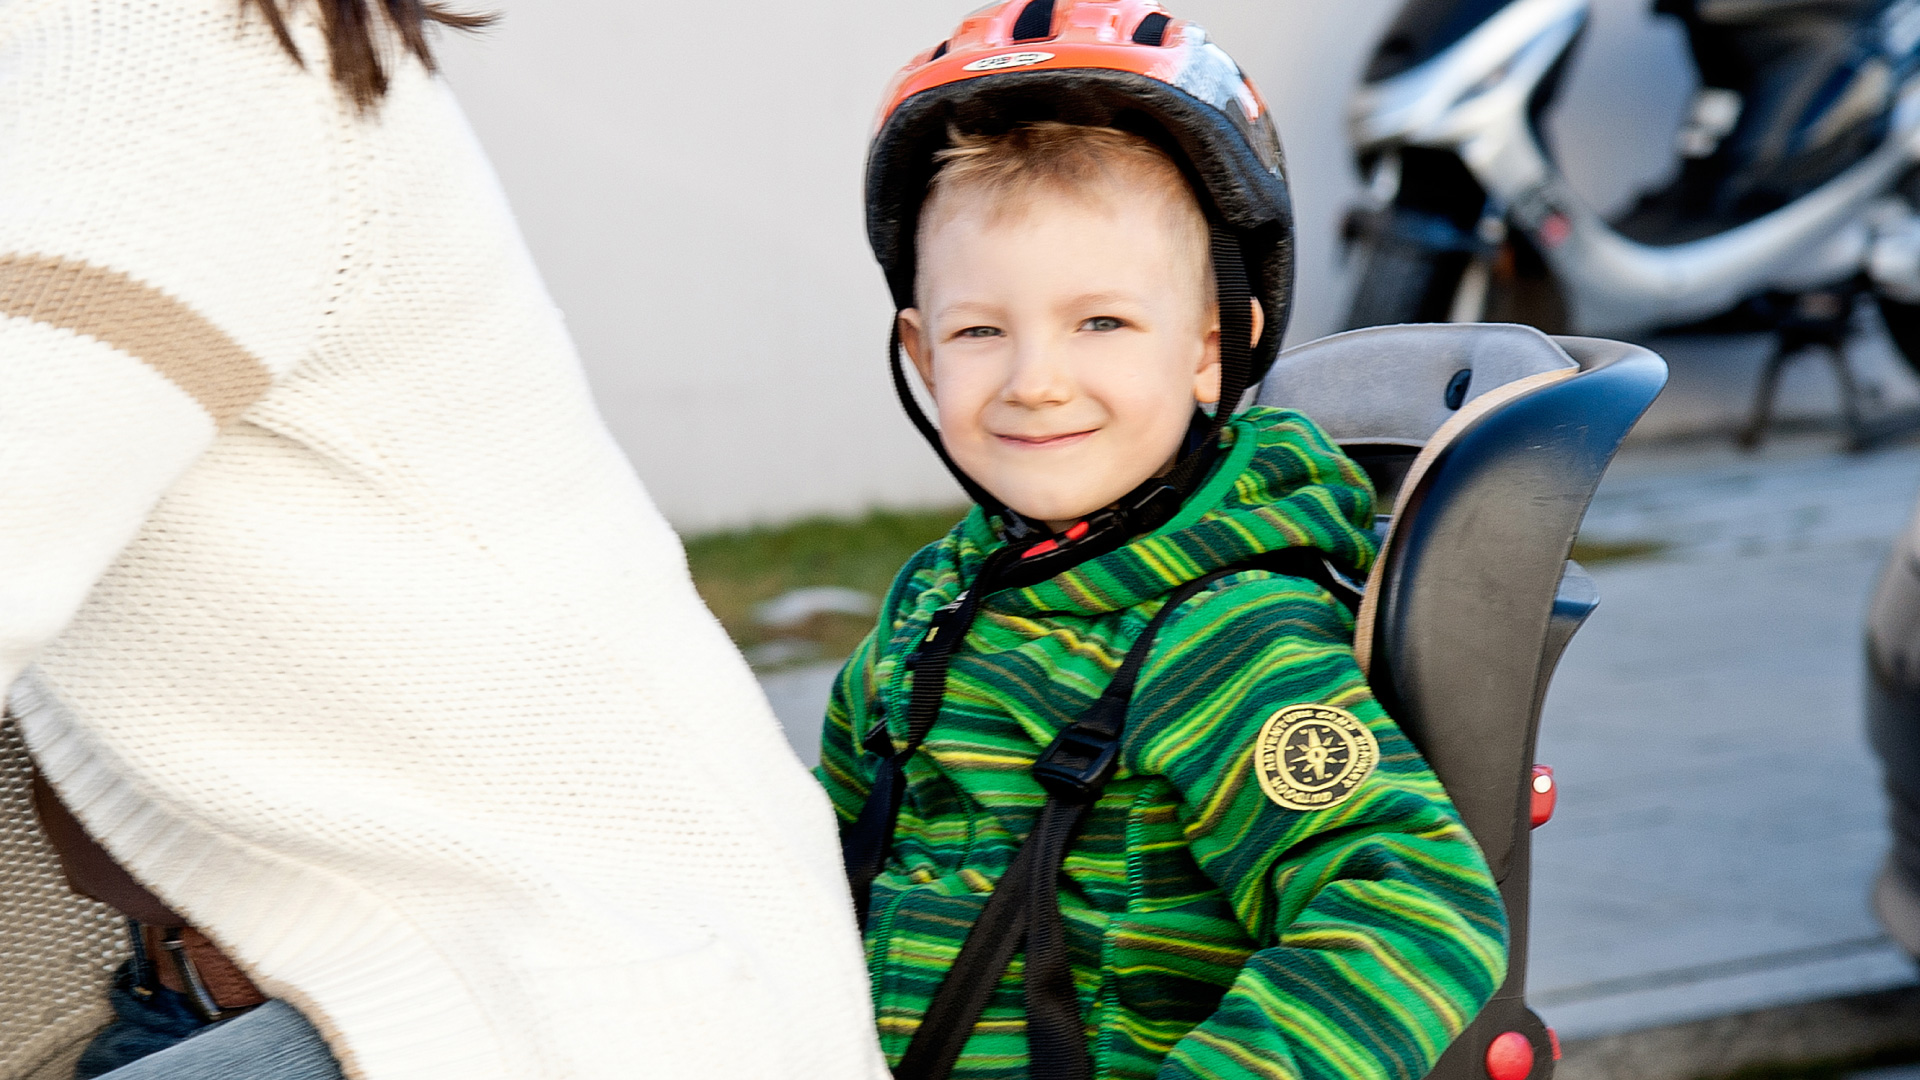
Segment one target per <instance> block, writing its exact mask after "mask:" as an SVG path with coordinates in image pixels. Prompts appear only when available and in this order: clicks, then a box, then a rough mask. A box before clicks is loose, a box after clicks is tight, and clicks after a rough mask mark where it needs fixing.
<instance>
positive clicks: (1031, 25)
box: [1013, 0, 1053, 41]
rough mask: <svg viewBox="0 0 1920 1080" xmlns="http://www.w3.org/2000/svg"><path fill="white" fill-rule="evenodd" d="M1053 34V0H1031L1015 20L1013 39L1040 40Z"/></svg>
mask: <svg viewBox="0 0 1920 1080" xmlns="http://www.w3.org/2000/svg"><path fill="white" fill-rule="evenodd" d="M1052 36H1053V0H1030V2H1029V3H1028V4H1027V6H1026V7H1024V8H1022V9H1021V11H1020V17H1019V18H1018V19H1015V20H1014V22H1013V40H1015V41H1039V40H1040V39H1042V38H1049V37H1052Z"/></svg>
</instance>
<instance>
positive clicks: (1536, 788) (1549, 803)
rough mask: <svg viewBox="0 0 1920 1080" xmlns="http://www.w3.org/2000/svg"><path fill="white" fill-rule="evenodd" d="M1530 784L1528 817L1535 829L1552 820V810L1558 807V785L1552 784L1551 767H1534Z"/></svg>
mask: <svg viewBox="0 0 1920 1080" xmlns="http://www.w3.org/2000/svg"><path fill="white" fill-rule="evenodd" d="M1532 783H1533V788H1532V790H1531V791H1529V792H1528V795H1530V796H1531V804H1530V810H1531V813H1530V814H1529V817H1530V819H1531V820H1532V822H1533V827H1534V828H1536V829H1537V828H1539V827H1540V826H1542V825H1545V824H1546V823H1547V822H1549V821H1552V820H1553V809H1554V807H1556V806H1558V805H1560V785H1559V784H1558V783H1555V782H1554V779H1553V766H1551V765H1535V766H1534V767H1533V781H1532Z"/></svg>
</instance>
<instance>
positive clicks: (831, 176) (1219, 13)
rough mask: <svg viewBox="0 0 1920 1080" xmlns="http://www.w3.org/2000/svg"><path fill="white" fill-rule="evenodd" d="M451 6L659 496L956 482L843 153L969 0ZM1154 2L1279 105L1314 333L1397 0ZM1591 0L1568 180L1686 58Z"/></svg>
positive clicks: (756, 515)
mask: <svg viewBox="0 0 1920 1080" xmlns="http://www.w3.org/2000/svg"><path fill="white" fill-rule="evenodd" d="M468 6H471V7H476V8H479V9H488V8H489V7H492V8H496V9H498V10H501V11H502V14H503V16H504V18H503V21H502V22H501V24H500V25H499V26H498V27H497V28H496V29H494V30H492V31H490V32H488V33H487V34H485V35H484V36H482V37H479V38H473V39H469V38H463V37H459V36H455V35H446V36H443V38H442V56H443V60H444V63H445V66H446V70H447V73H448V77H449V79H450V80H451V81H452V83H453V85H454V87H455V88H456V90H457V91H458V93H459V95H460V97H461V100H462V101H463V102H464V103H465V106H466V108H467V110H468V113H469V116H470V117H471V119H472V121H473V124H474V127H475V129H476V130H477V131H478V133H479V135H480V138H481V141H482V142H483V143H484V144H485V145H486V147H487V149H488V152H489V153H490V154H491V155H492V157H493V160H494V164H495V166H496V167H497V168H498V170H499V172H500V176H501V179H502V181H503V182H504V184H505V186H506V189H507V192H508V195H509V197H510V198H511V199H512V201H513V204H514V207H515V209H516V210H517V211H518V213H519V215H520V220H521V224H522V226H523V228H524V229H525V230H526V234H527V239H528V241H529V243H530V244H531V246H532V248H533V252H534V257H535V258H536V259H537V260H538V261H539V263H540V266H541V268H542V270H543V271H544V272H545V274H546V277H547V282H548V285H549V287H550V288H551V289H552V291H553V293H554V296H555V298H556V300H557V301H558V302H559V304H560V306H561V308H562V309H563V310H564V311H565V312H566V313H567V316H568V320H569V325H570V326H571V328H572V330H573V334H574V337H575V340H576V341H577V342H578V343H579V346H580V351H581V354H582V356H583V357H584V359H585V362H586V365H587V370H588V375H589V377H590V378H591V380H592V382H593V386H594V389H595V392H596V393H597V395H598V397H599V400H600V404H601V408H602V409H603V411H604V412H605V413H606V415H607V419H608V421H609V423H610V424H611V425H612V428H613V431H614V433H615V435H616V436H617V437H618V438H619V440H620V442H621V445H623V446H624V447H625V448H626V450H627V452H628V453H629V454H630V455H631V456H632V458H633V460H634V464H635V466H636V467H637V468H638V469H639V472H640V474H641V476H642V477H643V478H644V479H645V481H646V483H647V485H648V487H649V489H650V490H651V491H652V492H653V495H654V498H655V499H656V500H657V501H658V502H659V503H660V505H661V507H662V509H663V510H664V511H665V512H666V513H667V515H668V517H670V518H671V519H672V520H673V521H674V523H675V524H676V525H678V526H679V527H681V528H682V529H683V530H689V531H699V530H703V529H711V528H716V527H724V526H729V525H737V524H743V523H748V522H756V521H779V520H785V519H790V518H794V517H798V516H802V515H805V514H811V513H845V512H854V511H859V510H861V509H865V508H867V507H870V506H876V505H889V506H907V505H935V504H945V503H952V502H957V501H959V495H958V492H957V490H956V489H955V488H954V487H953V486H952V484H951V482H950V481H949V480H948V479H947V478H946V477H945V475H944V473H943V472H942V471H941V469H940V467H939V465H938V462H937V461H936V460H935V459H934V457H933V455H932V454H931V453H930V452H929V451H928V450H927V449H926V448H925V446H924V445H923V444H922V443H921V442H920V440H919V437H918V435H916V434H915V433H914V431H913V430H912V428H911V427H910V426H909V425H908V424H907V422H906V421H905V419H904V418H903V417H902V416H901V415H900V411H899V408H898V406H897V405H896V404H895V403H894V401H893V397H892V391H891V388H890V386H889V384H888V382H887V377H886V371H885V363H884V362H885V343H886V330H887V318H888V316H889V314H890V308H889V305H888V302H887V297H886V290H885V288H884V287H883V285H882V283H881V280H880V275H879V272H878V271H877V270H876V269H875V268H874V265H873V261H872V258H871V256H870V255H869V254H868V252H867V247H866V240H865V233H864V231H863V225H862V220H861V208H860V180H861V168H862V164H863V161H864V154H865V147H866V139H867V135H868V131H869V126H870V124H871V121H872V116H873V110H874V108H875V106H876V105H877V103H878V99H879V94H880V91H881V88H882V86H883V85H884V84H885V82H886V80H887V78H888V77H889V76H890V75H891V74H892V72H893V71H894V70H895V69H896V68H897V67H898V66H899V65H900V64H901V63H904V62H905V60H906V59H907V58H908V57H910V56H911V55H912V54H914V53H915V52H917V51H918V50H920V49H922V48H925V47H927V46H928V45H931V44H933V43H935V42H938V41H939V40H941V39H942V38H943V37H945V36H946V34H947V32H948V31H950V30H951V29H952V27H953V26H954V25H955V24H956V23H957V22H958V21H959V18H960V17H961V16H962V15H963V14H964V13H965V11H966V10H967V9H969V8H971V7H974V6H977V0H953V2H951V3H949V2H947V0H938V2H935V0H839V2H837V3H831V4H818V3H815V4H800V3H794V2H791V0H780V2H775V0H742V2H735V3H702V4H685V5H677V4H676V5H667V4H659V3H642V2H636V0H505V2H504V3H502V4H494V5H489V4H488V3H486V0H477V2H475V3H472V4H470V5H468ZM1170 6H1171V7H1172V9H1173V10H1174V12H1175V13H1176V14H1178V15H1180V16H1181V17H1184V18H1192V19H1195V20H1197V21H1200V22H1202V23H1204V24H1205V25H1206V26H1207V27H1208V28H1209V29H1210V30H1211V31H1212V32H1213V34H1214V37H1215V38H1216V40H1218V41H1220V42H1221V43H1222V44H1223V45H1224V46H1225V47H1226V48H1227V49H1228V51H1230V52H1232V53H1233V54H1234V55H1235V56H1236V57H1237V58H1238V59H1239V60H1240V62H1241V63H1242V65H1243V66H1244V67H1245V68H1246V69H1247V71H1248V72H1249V73H1250V74H1251V75H1252V76H1253V78H1254V81H1255V82H1256V83H1258V84H1259V86H1260V87H1261V89H1262V91H1263V92H1264V93H1265V95H1266V97H1267V100H1268V102H1269V104H1270V105H1271V106H1272V107H1273V109H1274V112H1275V115H1276V116H1277V117H1278V119H1279V121H1280V128H1281V134H1282V136H1283V138H1284V139H1285V141H1286V145H1287V151H1288V157H1289V163H1290V167H1291V170H1292V174H1293V179H1294V184H1295V197H1296V200H1297V209H1298V213H1299V218H1300V236H1299V249H1300V251H1299V256H1300V262H1299V266H1300V283H1299V296H1298V303H1297V306H1296V315H1295V319H1294V324H1293V331H1292V333H1291V334H1290V335H1289V337H1290V340H1292V341H1302V340H1306V339H1308V338H1311V337H1314V336H1318V335H1319V334H1322V333H1325V332H1327V331H1329V330H1331V329H1333V328H1334V327H1335V326H1336V325H1337V322H1338V320H1339V316H1340V309H1341V307H1342V305H1343V303H1344V297H1345V292H1346V289H1347V283H1346V281H1345V276H1344V272H1343V270H1342V268H1341V266H1340V264H1339V258H1338V253H1337V251H1336V250H1335V247H1336V238H1335V235H1334V233H1335V223H1336V222H1337V220H1338V216H1339V214H1340V213H1341V212H1342V211H1343V209H1344V207H1345V205H1346V204H1347V202H1348V200H1349V199H1350V198H1351V197H1352V195H1353V194H1354V192H1355V190H1356V185H1357V181H1356V179H1355V177H1354V176H1353V172H1352V168H1351V166H1350V164H1349V163H1348V158H1347V154H1346V150H1345V148H1344V140H1343V129H1342V113H1343V110H1344V106H1345V101H1346V98H1347V95H1348V92H1349V91H1350V89H1351V87H1352V86H1353V83H1354V80H1355V79H1356V77H1357V75H1358V72H1359V68H1360V65H1361V63H1362V62H1363V58H1364V55H1365V53H1366V51H1367V50H1368V48H1369V46H1370V43H1371V42H1372V41H1373V40H1374V38H1375V37H1376V36H1377V34H1378V32H1379V30H1380V28H1381V27H1382V26H1383V25H1384V23H1385V21H1386V20H1387V19H1388V18H1390V17H1391V15H1392V13H1393V10H1394V9H1395V8H1396V7H1397V2H1396V0H1174V2H1172V3H1171V4H1170ZM1599 6H1600V8H1601V16H1602V18H1601V19H1600V20H1599V22H1600V24H1601V25H1599V26H1598V27H1597V28H1596V29H1597V31H1599V32H1597V33H1596V35H1595V39H1596V40H1595V41H1593V42H1590V44H1589V52H1590V53H1594V54H1597V55H1599V56H1600V57H1601V58H1602V59H1603V61H1604V64H1603V69H1594V68H1593V67H1592V66H1591V65H1584V64H1583V65H1582V68H1581V69H1579V70H1576V73H1575V83H1576V84H1577V85H1587V86H1590V87H1592V88H1593V89H1594V93H1593V94H1590V95H1589V96H1591V97H1593V98H1594V100H1595V101H1597V102H1598V105H1597V107H1590V108H1589V109H1588V112H1587V113H1585V114H1581V115H1582V116H1583V117H1584V119H1583V120H1582V122H1581V124H1582V125H1584V126H1580V133H1581V135H1582V138H1577V139H1574V140H1571V142H1572V143H1573V144H1575V145H1577V146H1578V147H1579V148H1580V150H1581V151H1582V154H1583V155H1584V157H1583V158H1582V163H1581V164H1582V165H1583V168H1584V172H1586V173H1588V174H1591V175H1592V176H1593V177H1597V178H1598V179H1597V181H1596V182H1595V183H1593V184H1582V185H1581V186H1582V187H1583V188H1591V190H1592V193H1594V194H1596V195H1597V196H1598V197H1601V198H1603V199H1612V200H1614V201H1617V200H1618V198H1620V197H1621V196H1620V195H1619V194H1618V192H1617V191H1616V190H1615V189H1620V190H1624V188H1625V187H1629V186H1631V185H1632V183H1633V181H1634V179H1635V178H1636V177H1637V176H1639V175H1641V174H1647V173H1650V172H1657V171H1658V170H1659V168H1661V167H1664V164H1663V163H1664V161H1665V157H1664V156H1663V154H1664V147H1665V143H1664V142H1663V141H1662V139H1663V138H1664V137H1665V136H1664V135H1662V136H1656V137H1654V138H1653V139H1652V140H1651V141H1650V142H1649V143H1648V145H1651V146H1653V147H1654V148H1655V150H1654V152H1653V153H1652V155H1651V156H1649V155H1647V154H1642V155H1641V157H1642V158H1645V159H1646V160H1645V161H1640V160H1638V159H1636V160H1635V161H1632V162H1629V163H1628V165H1629V166H1631V167H1624V168H1623V167H1621V163H1620V161H1618V160H1613V161H1609V160H1606V159H1605V158H1604V155H1601V156H1600V159H1599V160H1589V159H1594V158H1595V157H1596V154H1595V152H1594V151H1593V146H1594V145H1595V144H1594V143H1593V142H1592V140H1590V139H1585V138H1584V136H1585V135H1587V134H1591V131H1590V130H1589V129H1592V130H1597V131H1600V132H1601V133H1602V134H1603V135H1604V134H1606V133H1607V132H1613V133H1615V134H1618V133H1620V132H1622V131H1625V132H1627V133H1629V134H1631V133H1633V132H1638V131H1641V130H1642V129H1643V128H1644V127H1645V117H1647V116H1653V117H1654V118H1655V119H1656V120H1657V119H1659V117H1660V116H1661V115H1664V114H1661V113H1660V110H1661V109H1663V108H1665V109H1667V110H1668V111H1669V112H1670V111H1672V107H1673V106H1672V99H1674V97H1675V94H1676V93H1678V91H1676V90H1674V89H1673V88H1674V87H1676V86H1680V85H1682V84H1683V83H1684V77H1681V78H1680V81H1678V82H1677V81H1676V76H1675V74H1674V73H1675V71H1676V70H1678V69H1677V68H1676V67H1675V64H1674V62H1673V60H1674V43H1673V41H1671V40H1667V39H1664V38H1662V37H1661V35H1660V33H1659V32H1658V31H1657V29H1655V28H1653V27H1652V24H1651V23H1650V22H1649V21H1648V19H1647V18H1646V16H1645V15H1644V14H1642V12H1643V11H1644V8H1645V7H1646V6H1647V2H1646V0H1601V3H1600V5H1599ZM1663 41H1665V45H1664V46H1663V45H1662V44H1661V43H1662V42H1663ZM1649 42H1651V45H1649ZM1663 48H1664V49H1665V53H1662V51H1661V50H1662V49H1663ZM1648 58H1651V59H1650V60H1649V59H1648ZM1629 72H1630V73H1631V74H1632V78H1631V79H1621V78H1619V76H1620V75H1622V74H1627V73H1629ZM1663 94H1664V95H1665V96H1664V97H1663V96H1662V95H1663ZM1569 112H1570V113H1572V112H1574V110H1569ZM1577 126H1579V125H1577ZM1667 130H1668V131H1670V130H1671V128H1670V127H1669V128H1668V129H1667ZM1562 141H1563V142H1566V141H1569V140H1564V139H1563V140H1562ZM1603 141H1604V140H1603ZM1643 141H1645V140H1643ZM1636 170H1638V171H1636ZM1623 185H1624V186H1623Z"/></svg>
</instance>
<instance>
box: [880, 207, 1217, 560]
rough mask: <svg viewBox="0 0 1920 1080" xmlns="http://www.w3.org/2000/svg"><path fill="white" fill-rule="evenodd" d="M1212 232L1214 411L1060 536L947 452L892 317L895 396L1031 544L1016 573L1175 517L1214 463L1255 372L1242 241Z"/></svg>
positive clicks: (975, 491) (1094, 551) (990, 509)
mask: <svg viewBox="0 0 1920 1080" xmlns="http://www.w3.org/2000/svg"><path fill="white" fill-rule="evenodd" d="M1212 238H1213V244H1212V256H1213V279H1214V292H1215V295H1216V296H1217V297H1218V300H1219V305H1220V401H1219V404H1218V405H1216V406H1215V407H1214V410H1213V415H1212V416H1207V415H1206V414H1205V413H1198V412H1197V413H1196V415H1195V416H1194V422H1193V426H1192V427H1191V428H1190V429H1189V430H1188V433H1187V437H1186V439H1184V440H1183V441H1182V443H1181V451H1180V457H1179V459H1178V460H1177V461H1175V462H1174V466H1173V469H1172V470H1171V471H1170V472H1168V473H1167V475H1166V476H1164V477H1152V478H1150V479H1148V480H1147V481H1145V482H1144V483H1142V484H1141V485H1140V486H1139V487H1136V488H1134V489H1133V490H1132V491H1130V492H1128V493H1127V494H1126V495H1125V496H1123V497H1122V498H1120V499H1119V500H1118V501H1116V502H1115V503H1114V504H1113V505H1112V506H1110V507H1108V508H1106V509H1104V510H1101V511H1099V512H1098V513H1096V514H1093V515H1091V516H1090V517H1088V518H1087V523H1088V524H1089V525H1090V527H1089V528H1081V527H1079V526H1075V527H1074V528H1073V529H1070V530H1068V533H1067V534H1066V535H1065V536H1062V537H1059V538H1053V537H1050V535H1049V534H1050V532H1051V530H1049V529H1047V527H1046V526H1045V525H1042V524H1040V523H1039V522H1036V521H1032V520H1029V519H1028V518H1026V517H1025V516H1023V515H1021V514H1020V513H1018V512H1017V511H1015V510H1014V509H1013V508H1012V507H1009V506H1007V505H1006V504H1005V503H1003V502H1001V501H1000V500H999V499H996V498H994V497H993V496H992V495H991V494H989V493H988V492H987V489H986V488H983V487H981V486H980V485H979V484H978V483H977V482H975V481H974V479H973V477H971V476H968V475H967V474H966V473H965V472H964V471H962V470H961V468H960V466H959V464H958V463H956V462H955V461H954V460H953V456H952V455H951V454H949V453H947V446H946V442H945V441H944V440H942V439H941V438H940V429H939V428H937V427H935V426H934V425H933V422H932V421H931V420H929V419H927V414H926V413H925V412H923V411H922V410H921V408H920V402H919V400H918V399H916V398H915V397H914V396H913V387H912V386H911V385H910V384H909V383H908V382H907V370H906V365H905V364H904V363H902V362H901V360H900V319H899V316H898V315H897V314H896V315H895V317H894V320H893V332H892V336H891V338H890V340H889V341H888V344H887V364H888V366H889V367H890V368H891V369H892V373H893V390H894V393H895V394H896V395H898V396H899V398H900V406H901V408H903V409H905V410H906V411H907V417H908V419H910V420H912V421H913V426H914V427H916V428H918V429H919V431H920V435H921V437H923V438H925V439H926V440H927V445H929V446H931V447H933V452H934V453H935V454H938V455H939V456H940V463H941V464H943V465H945V466H946V467H947V472H949V473H951V474H952V475H953V478H954V480H956V481H958V482H959V484H960V487H961V488H962V489H963V490H964V491H966V493H967V495H968V497H970V498H972V499H973V501H974V502H976V503H979V504H980V508H981V509H982V510H984V511H985V512H986V514H987V516H988V517H998V518H999V519H1000V521H1001V527H1002V530H1003V532H1004V534H1005V537H1006V539H1007V541H1008V542H1009V543H1016V544H1020V543H1027V544H1030V547H1029V548H1028V551H1027V554H1026V556H1025V557H1023V558H1022V559H1021V563H1022V569H1023V571H1025V572H1022V573H1020V574H1019V575H1018V576H1019V577H1022V578H1027V577H1031V576H1032V575H1033V574H1035V573H1040V572H1041V571H1045V572H1044V573H1043V574H1042V575H1041V576H1040V577H1037V578H1034V580H1036V581H1043V580H1045V579H1046V578H1047V577H1051V576H1052V575H1054V574H1057V573H1060V572H1062V571H1064V570H1066V569H1068V568H1069V567H1071V566H1074V565H1077V564H1079V563H1081V562H1084V561H1086V560H1087V559H1091V558H1095V557H1097V556H1099V555H1103V554H1105V553H1106V552H1108V551H1112V550H1114V549H1115V548H1118V547H1119V546H1120V545H1121V544H1124V543H1126V542H1127V541H1128V540H1131V539H1132V538H1133V537H1136V536H1139V535H1140V534H1141V533H1145V532H1151V531H1152V530H1154V529H1157V528H1159V527H1160V526H1162V525H1164V524H1166V523H1167V522H1168V521H1170V520H1172V518H1173V515H1174V514H1176V513H1178V512H1179V510H1180V507H1181V505H1182V504H1184V503H1185V502H1186V501H1187V499H1189V498H1191V497H1192V495H1193V493H1194V491H1195V490H1197V489H1198V488H1199V486H1200V483H1201V481H1202V480H1204V479H1205V478H1206V475H1207V471H1208V470H1209V469H1210V468H1212V466H1213V461H1214V458H1215V456H1216V454H1217V453H1218V451H1219V446H1220V433H1221V431H1222V430H1224V429H1225V428H1226V426H1227V421H1229V420H1231V419H1233V413H1234V410H1235V409H1236V408H1237V407H1238V406H1239V404H1240V399H1241V397H1243V396H1244V395H1245V394H1246V392H1247V386H1248V384H1249V382H1251V377H1252V374H1253V303H1252V298H1253V293H1252V291H1251V289H1250V288H1249V286H1248V283H1247V267H1246V263H1245V262H1244V261H1243V260H1242V258H1241V254H1240V241H1239V239H1238V238H1236V237H1235V236H1234V235H1233V233H1232V232H1231V231H1230V230H1228V229H1226V228H1224V227H1222V226H1220V225H1217V224H1216V225H1214V226H1212ZM1196 436H1197V437H1196Z"/></svg>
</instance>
